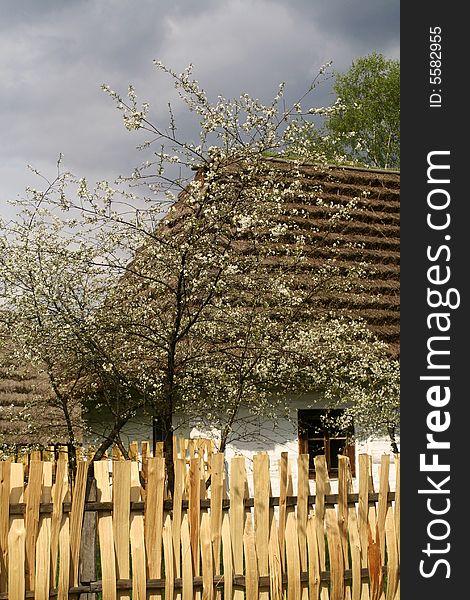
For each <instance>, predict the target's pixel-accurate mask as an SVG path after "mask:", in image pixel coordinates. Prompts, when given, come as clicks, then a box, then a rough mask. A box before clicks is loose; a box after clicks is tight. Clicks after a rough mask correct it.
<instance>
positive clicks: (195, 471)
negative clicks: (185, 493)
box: [188, 458, 201, 577]
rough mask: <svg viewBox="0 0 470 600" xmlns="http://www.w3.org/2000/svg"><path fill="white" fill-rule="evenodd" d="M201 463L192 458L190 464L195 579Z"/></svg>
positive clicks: (198, 571)
mask: <svg viewBox="0 0 470 600" xmlns="http://www.w3.org/2000/svg"><path fill="white" fill-rule="evenodd" d="M200 464H201V461H200V459H199V458H192V459H191V460H190V463H189V508H188V515H189V533H190V536H191V556H192V560H193V573H194V576H195V577H198V576H199V574H200V561H199V534H200V521H201V483H200V482H201V470H200Z"/></svg>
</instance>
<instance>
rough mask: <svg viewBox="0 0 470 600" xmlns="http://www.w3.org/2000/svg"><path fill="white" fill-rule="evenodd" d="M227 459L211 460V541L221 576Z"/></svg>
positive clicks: (217, 455) (215, 569)
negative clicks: (223, 503) (223, 501)
mask: <svg viewBox="0 0 470 600" xmlns="http://www.w3.org/2000/svg"><path fill="white" fill-rule="evenodd" d="M224 471H225V457H224V455H223V454H220V453H218V454H214V455H213V456H212V458H211V518H210V524H211V541H212V552H213V560H214V573H215V575H220V549H221V542H222V499H223V492H224Z"/></svg>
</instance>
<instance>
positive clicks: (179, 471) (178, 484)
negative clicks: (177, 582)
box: [172, 458, 186, 596]
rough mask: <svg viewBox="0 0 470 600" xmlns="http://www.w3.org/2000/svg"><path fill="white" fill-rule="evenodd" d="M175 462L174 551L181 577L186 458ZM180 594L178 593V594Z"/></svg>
mask: <svg viewBox="0 0 470 600" xmlns="http://www.w3.org/2000/svg"><path fill="white" fill-rule="evenodd" d="M174 464H175V485H174V490H173V523H172V533H173V553H174V556H175V573H176V577H178V578H179V577H181V520H182V502H183V491H184V477H185V470H186V461H185V459H184V458H177V459H175V461H174ZM178 595H179V594H177V596H178Z"/></svg>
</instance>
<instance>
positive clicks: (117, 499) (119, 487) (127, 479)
mask: <svg viewBox="0 0 470 600" xmlns="http://www.w3.org/2000/svg"><path fill="white" fill-rule="evenodd" d="M112 493H113V534H114V546H115V550H116V576H117V578H118V579H130V576H131V570H130V560H129V545H130V512H131V511H130V509H131V462H130V461H128V460H126V461H124V460H122V461H121V460H117V461H115V462H113V490H112ZM117 597H118V598H120V599H121V600H129V599H130V594H129V591H128V590H118V591H117Z"/></svg>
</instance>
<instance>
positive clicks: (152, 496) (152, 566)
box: [145, 456, 165, 600]
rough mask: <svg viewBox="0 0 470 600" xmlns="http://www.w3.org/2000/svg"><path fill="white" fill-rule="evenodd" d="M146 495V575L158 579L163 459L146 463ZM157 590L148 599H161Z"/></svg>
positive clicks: (161, 526)
mask: <svg viewBox="0 0 470 600" xmlns="http://www.w3.org/2000/svg"><path fill="white" fill-rule="evenodd" d="M147 476H148V483H147V495H146V501H145V544H146V549H147V566H148V575H149V578H151V579H160V577H161V574H162V536H163V499H164V490H165V459H164V458H162V457H161V456H160V457H156V458H149V459H148V461H147ZM161 597H162V594H161V591H159V590H152V591H150V592H149V599H150V600H156V599H157V598H161Z"/></svg>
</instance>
